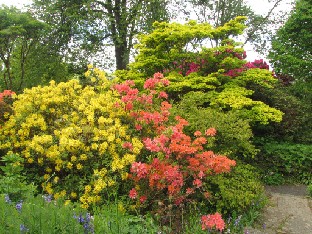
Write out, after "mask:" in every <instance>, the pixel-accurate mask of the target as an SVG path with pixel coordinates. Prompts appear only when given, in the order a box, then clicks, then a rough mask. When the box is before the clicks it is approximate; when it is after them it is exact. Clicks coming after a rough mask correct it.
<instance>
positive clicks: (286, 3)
mask: <svg viewBox="0 0 312 234" xmlns="http://www.w3.org/2000/svg"><path fill="white" fill-rule="evenodd" d="M268 1H270V0H246V2H247V3H248V4H249V5H250V6H251V8H252V9H253V10H254V11H255V12H256V13H258V14H266V13H267V12H268V11H269V9H271V7H272V6H273V4H272V3H271V4H270V3H268ZM294 1H295V0H283V1H282V3H281V4H280V6H279V8H278V10H281V11H290V10H291V5H290V3H291V2H294ZM31 2H32V0H0V5H2V4H5V5H9V6H10V5H14V6H16V7H18V8H22V7H23V5H25V4H30V3H31ZM244 48H245V50H246V52H247V60H249V61H253V60H254V59H259V58H261V57H263V56H261V55H258V54H257V53H255V52H254V51H253V48H252V46H251V45H248V44H247V45H245V47H244Z"/></svg>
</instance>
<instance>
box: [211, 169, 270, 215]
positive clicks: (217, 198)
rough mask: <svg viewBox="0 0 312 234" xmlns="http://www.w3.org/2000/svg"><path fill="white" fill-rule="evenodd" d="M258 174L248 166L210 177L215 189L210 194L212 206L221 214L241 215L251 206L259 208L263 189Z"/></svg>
mask: <svg viewBox="0 0 312 234" xmlns="http://www.w3.org/2000/svg"><path fill="white" fill-rule="evenodd" d="M259 178H260V177H259V174H258V173H257V172H255V168H254V167H252V166H250V165H237V166H236V167H234V168H233V170H232V172H230V173H228V174H220V175H218V176H216V177H211V185H210V186H212V187H214V186H216V187H215V190H213V191H214V193H213V194H211V196H212V197H211V200H212V204H214V205H215V207H216V209H217V210H219V211H222V213H223V214H225V213H228V214H231V213H233V212H234V213H236V214H237V213H243V212H245V211H246V210H248V209H250V208H251V207H252V206H261V204H260V203H261V201H262V202H263V198H264V187H263V185H262V183H261V182H260V179H259Z"/></svg>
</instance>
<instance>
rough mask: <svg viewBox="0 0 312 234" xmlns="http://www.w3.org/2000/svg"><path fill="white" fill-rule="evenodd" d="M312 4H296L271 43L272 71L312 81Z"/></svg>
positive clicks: (302, 1) (306, 0)
mask: <svg viewBox="0 0 312 234" xmlns="http://www.w3.org/2000/svg"><path fill="white" fill-rule="evenodd" d="M311 41H312V2H311V1H310V0H299V1H296V6H295V9H294V10H293V12H292V13H291V16H290V17H289V19H288V20H287V22H286V23H285V25H284V26H282V27H281V28H280V29H279V30H278V31H277V33H276V35H275V37H274V38H273V40H272V50H271V52H270V54H269V58H270V62H271V63H272V65H273V67H274V70H275V71H276V72H277V73H279V74H286V75H291V76H293V77H294V78H295V79H296V80H303V81H305V82H307V81H309V82H311V81H312V71H311V67H312V43H311Z"/></svg>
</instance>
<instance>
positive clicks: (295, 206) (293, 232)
mask: <svg viewBox="0 0 312 234" xmlns="http://www.w3.org/2000/svg"><path fill="white" fill-rule="evenodd" d="M266 192H267V194H268V197H269V200H270V201H269V203H268V205H267V207H266V208H265V210H264V213H263V217H262V219H260V220H259V221H258V222H257V224H256V225H255V228H248V233H249V234H312V199H311V198H308V197H307V192H306V186H303V185H299V186H296V185H283V186H268V187H266Z"/></svg>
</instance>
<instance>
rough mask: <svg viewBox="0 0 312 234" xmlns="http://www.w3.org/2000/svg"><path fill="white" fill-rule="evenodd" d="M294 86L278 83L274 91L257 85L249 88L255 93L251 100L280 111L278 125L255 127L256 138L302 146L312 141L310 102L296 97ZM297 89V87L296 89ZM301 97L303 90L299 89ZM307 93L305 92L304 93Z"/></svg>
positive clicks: (274, 123)
mask: <svg viewBox="0 0 312 234" xmlns="http://www.w3.org/2000/svg"><path fill="white" fill-rule="evenodd" d="M294 86H298V84H294V85H289V86H285V85H283V84H282V82H280V83H279V84H277V85H276V87H275V88H274V89H268V88H265V87H261V86H259V85H253V86H251V87H250V88H251V89H253V90H254V91H255V92H254V94H253V98H254V99H257V100H260V101H263V102H265V103H267V104H268V105H270V106H272V107H274V108H277V109H279V110H281V111H282V112H283V113H284V115H283V120H282V121H281V122H279V123H277V122H273V123H271V124H270V125H269V126H265V127H262V126H257V127H255V128H254V129H255V131H254V132H255V135H256V136H258V137H259V136H265V137H266V138H267V137H269V136H270V137H272V138H275V139H278V140H279V141H280V140H283V141H291V142H296V143H302V144H309V143H311V141H312V135H311V134H312V131H311V130H312V125H311V115H310V113H311V111H312V109H311V105H310V103H311V100H309V99H305V98H303V97H300V96H296V95H295V93H294V91H293V90H292V89H294V88H295V87H294ZM297 88H299V87H297ZM301 91H302V93H301V94H302V95H304V96H306V95H305V94H303V93H304V88H303V87H301ZM305 92H306V93H308V92H307V91H305Z"/></svg>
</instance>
